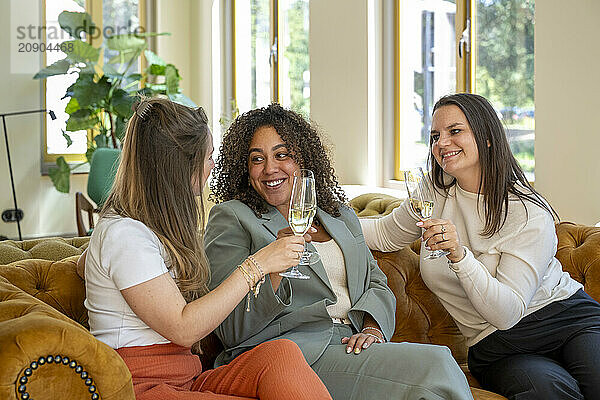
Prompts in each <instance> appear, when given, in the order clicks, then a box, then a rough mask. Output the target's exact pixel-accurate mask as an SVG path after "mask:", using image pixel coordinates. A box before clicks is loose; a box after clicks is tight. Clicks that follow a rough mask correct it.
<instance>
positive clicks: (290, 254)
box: [121, 236, 303, 347]
mask: <svg viewBox="0 0 600 400" xmlns="http://www.w3.org/2000/svg"><path fill="white" fill-rule="evenodd" d="M302 242H303V239H302V238H297V237H294V236H290V237H285V238H282V239H279V240H277V241H275V242H273V243H271V244H270V245H268V246H266V247H264V248H263V249H261V250H259V251H258V252H256V253H255V254H254V258H255V259H256V261H257V262H258V263H259V265H261V267H262V268H263V270H264V272H265V273H267V274H268V273H276V272H279V271H284V270H286V269H287V268H289V267H291V266H292V265H294V264H295V263H297V262H298V258H297V253H298V252H299V251H302V249H303V245H302ZM247 293H248V283H247V281H246V279H245V277H244V275H243V273H242V272H241V271H240V270H239V269H237V268H236V269H235V270H234V271H233V272H232V273H231V274H230V275H229V277H227V278H226V279H225V280H224V281H223V282H222V283H221V284H220V285H219V286H217V287H216V288H215V289H214V290H212V291H211V292H209V293H208V294H206V295H205V296H203V297H201V298H199V299H197V300H195V301H193V302H191V303H186V301H185V299H184V298H183V296H182V295H181V292H180V291H179V289H178V287H177V285H176V284H175V281H174V280H173V279H172V278H171V276H170V275H169V274H168V273H166V274H163V275H160V276H158V277H156V278H154V279H151V280H149V281H146V282H143V283H140V284H138V285H135V286H132V287H129V288H127V289H123V290H121V294H122V295H123V298H124V299H125V301H126V302H127V304H129V306H130V307H131V309H132V310H133V312H134V313H135V314H136V315H137V316H138V317H139V318H140V319H141V320H142V321H144V322H145V323H146V324H147V325H148V326H149V327H150V328H152V329H153V330H155V331H156V332H158V333H159V334H161V335H162V336H164V337H165V338H167V339H168V340H170V341H171V342H173V343H175V344H178V345H181V346H186V347H189V346H191V345H192V344H194V343H195V342H197V341H198V340H200V339H202V338H203V337H205V336H206V335H208V334H209V333H210V332H212V331H213V330H214V329H215V328H216V327H217V326H218V325H219V324H220V323H221V322H223V320H224V319H225V318H226V317H227V316H228V315H229V314H230V313H231V311H232V310H233V309H234V308H235V307H236V306H237V305H238V304H239V303H240V301H241V300H242V299H243V298H244V296H245V295H246V294H247Z"/></svg>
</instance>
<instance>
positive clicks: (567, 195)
mask: <svg viewBox="0 0 600 400" xmlns="http://www.w3.org/2000/svg"><path fill="white" fill-rule="evenodd" d="M535 7H536V10H535V15H536V22H535V125H536V126H535V127H536V137H535V159H536V166H535V172H536V182H535V187H536V189H538V190H539V191H540V192H542V193H543V194H544V195H545V196H546V197H547V199H548V200H549V201H550V202H551V204H552V205H553V206H554V208H555V209H556V211H557V212H558V213H559V214H560V216H561V219H563V220H566V221H574V222H578V223H581V224H595V223H597V222H598V221H600V162H599V161H598V159H599V158H600V156H599V147H600V134H599V133H598V129H597V126H596V124H597V123H596V122H595V118H596V117H597V115H598V110H600V96H599V93H600V77H599V76H598V65H600V46H599V45H598V43H597V39H598V37H600V24H599V23H598V19H599V18H600V2H599V1H598V0H578V1H563V0H543V1H537V2H536V6H535Z"/></svg>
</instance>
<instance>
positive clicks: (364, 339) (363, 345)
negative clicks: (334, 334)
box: [342, 329, 383, 354]
mask: <svg viewBox="0 0 600 400" xmlns="http://www.w3.org/2000/svg"><path fill="white" fill-rule="evenodd" d="M379 336H380V335H379V334H378V333H377V332H376V331H374V330H373V331H371V330H370V329H368V330H365V331H364V332H359V333H355V334H354V335H352V336H351V337H344V338H342V344H346V345H347V346H346V353H348V354H350V353H352V352H353V353H354V354H359V353H360V352H361V351H362V350H364V349H368V348H369V346H370V345H372V344H373V343H383V338H381V337H379Z"/></svg>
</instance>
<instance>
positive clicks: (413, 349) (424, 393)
mask: <svg viewBox="0 0 600 400" xmlns="http://www.w3.org/2000/svg"><path fill="white" fill-rule="evenodd" d="M351 335H352V330H351V328H350V327H349V326H347V325H341V324H336V325H335V328H334V335H333V338H332V340H331V342H330V344H329V346H328V347H327V349H326V350H325V352H324V353H323V355H321V357H319V359H318V360H317V361H316V362H315V363H314V364H313V365H312V368H313V370H314V371H315V372H316V373H317V375H319V377H320V378H321V380H322V381H323V383H324V384H325V386H327V389H328V390H329V393H331V396H332V397H333V398H334V399H335V400H377V399H394V400H401V399H407V400H409V399H410V400H412V399H415V400H418V399H423V400H463V399H471V400H472V399H473V397H472V395H471V390H470V389H469V385H468V383H467V379H466V377H465V375H464V374H463V372H462V371H461V369H460V367H459V366H458V364H457V363H456V361H455V360H454V358H453V357H452V354H451V353H450V350H449V349H448V348H447V347H445V346H434V345H425V344H417V343H383V344H376V343H374V344H372V345H371V346H370V347H369V348H367V349H364V350H362V351H361V352H360V354H354V353H350V354H347V353H346V345H344V344H341V339H342V338H343V337H345V336H348V337H349V336H351Z"/></svg>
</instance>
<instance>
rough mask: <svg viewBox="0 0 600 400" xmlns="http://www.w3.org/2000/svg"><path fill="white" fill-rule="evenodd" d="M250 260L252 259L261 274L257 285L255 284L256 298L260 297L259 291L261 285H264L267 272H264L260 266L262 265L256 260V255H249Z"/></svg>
mask: <svg viewBox="0 0 600 400" xmlns="http://www.w3.org/2000/svg"><path fill="white" fill-rule="evenodd" d="M248 260H250V262H251V263H252V265H253V266H254V267H255V268H256V269H257V270H258V273H259V275H260V279H259V281H258V282H256V285H255V286H254V298H256V297H258V293H260V285H262V284H263V283H265V273H264V272H263V270H262V268H261V267H260V265H259V264H258V263H257V262H256V260H255V259H254V257H252V256H248Z"/></svg>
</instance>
